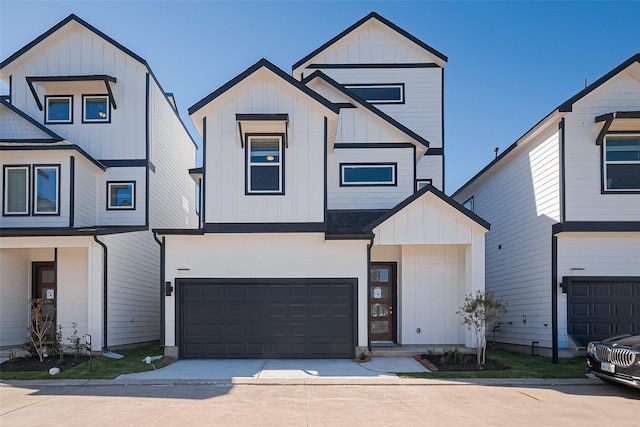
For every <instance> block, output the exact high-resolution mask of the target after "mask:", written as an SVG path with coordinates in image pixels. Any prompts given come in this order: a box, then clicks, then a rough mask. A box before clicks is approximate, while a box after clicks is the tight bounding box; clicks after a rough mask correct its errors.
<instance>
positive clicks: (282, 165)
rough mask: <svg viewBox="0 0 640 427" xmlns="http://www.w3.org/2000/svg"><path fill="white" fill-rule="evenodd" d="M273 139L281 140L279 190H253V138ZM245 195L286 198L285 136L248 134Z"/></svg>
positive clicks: (245, 145)
mask: <svg viewBox="0 0 640 427" xmlns="http://www.w3.org/2000/svg"><path fill="white" fill-rule="evenodd" d="M261 137H264V138H273V137H277V138H279V139H280V143H279V153H280V163H279V167H280V170H279V177H280V179H279V184H280V188H279V189H278V190H252V189H251V166H252V163H251V140H252V139H253V138H261ZM244 138H245V141H244V156H245V158H244V194H245V196H284V195H285V146H284V143H285V134H284V133H278V132H275V133H274V132H259V133H246V134H245V135H244Z"/></svg>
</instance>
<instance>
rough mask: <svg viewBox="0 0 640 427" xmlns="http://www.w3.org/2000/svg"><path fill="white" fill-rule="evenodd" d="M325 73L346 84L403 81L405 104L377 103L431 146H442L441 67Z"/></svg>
mask: <svg viewBox="0 0 640 427" xmlns="http://www.w3.org/2000/svg"><path fill="white" fill-rule="evenodd" d="M322 72H323V73H325V74H327V75H328V76H329V77H331V78H332V79H334V80H336V81H337V82H339V83H340V84H343V85H349V84H363V83H364V84H366V83H373V84H385V83H386V84H392V83H396V84H397V83H403V84H404V103H402V104H384V103H378V104H374V106H375V107H376V108H378V109H379V110H381V111H382V112H384V113H386V114H388V115H389V116H391V117H392V118H394V119H395V120H397V121H398V122H400V123H402V124H403V125H405V126H406V127H408V128H409V129H411V130H412V131H414V132H416V133H417V134H418V135H420V136H422V137H423V138H425V139H426V140H428V141H429V143H430V145H429V147H431V148H442V69H441V68H439V67H435V68H373V69H370V68H356V69H354V68H341V69H323V70H322ZM343 111H345V110H343ZM346 111H349V110H348V109H347V110H346Z"/></svg>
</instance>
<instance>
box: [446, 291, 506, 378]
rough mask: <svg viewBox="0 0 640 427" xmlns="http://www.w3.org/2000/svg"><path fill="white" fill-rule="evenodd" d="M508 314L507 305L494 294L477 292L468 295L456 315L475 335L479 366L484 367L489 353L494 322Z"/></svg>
mask: <svg viewBox="0 0 640 427" xmlns="http://www.w3.org/2000/svg"><path fill="white" fill-rule="evenodd" d="M506 312H507V303H505V302H502V299H496V298H495V297H494V295H493V293H492V292H482V291H477V292H476V293H475V295H474V294H467V295H466V296H465V298H464V305H463V306H462V307H460V310H458V311H457V312H456V314H460V315H461V316H462V324H463V325H467V328H468V329H469V330H470V331H472V332H473V333H474V336H475V339H476V356H477V361H478V365H479V366H481V365H484V364H485V361H486V353H487V333H488V332H489V329H490V328H491V325H492V324H493V322H496V321H498V320H499V319H500V318H501V317H502V316H503V315H504V314H505V313H506Z"/></svg>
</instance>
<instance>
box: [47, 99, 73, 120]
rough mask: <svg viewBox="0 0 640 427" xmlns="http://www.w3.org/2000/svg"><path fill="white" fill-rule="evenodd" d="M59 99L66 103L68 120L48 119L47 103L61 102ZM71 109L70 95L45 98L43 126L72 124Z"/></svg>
mask: <svg viewBox="0 0 640 427" xmlns="http://www.w3.org/2000/svg"><path fill="white" fill-rule="evenodd" d="M61 99H66V100H67V101H68V103H67V107H68V113H69V118H68V119H62V120H55V119H50V118H49V101H51V100H61ZM72 109H73V96H72V95H64V96H47V97H46V98H45V108H44V122H45V124H67V123H73V111H72Z"/></svg>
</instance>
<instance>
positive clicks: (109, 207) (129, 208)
mask: <svg viewBox="0 0 640 427" xmlns="http://www.w3.org/2000/svg"><path fill="white" fill-rule="evenodd" d="M113 184H116V185H118V184H119V185H122V184H130V185H131V187H132V188H131V206H124V207H119V206H112V205H111V185H113ZM136 209H137V204H136V181H132V180H119V181H107V210H108V211H135V210H136Z"/></svg>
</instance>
